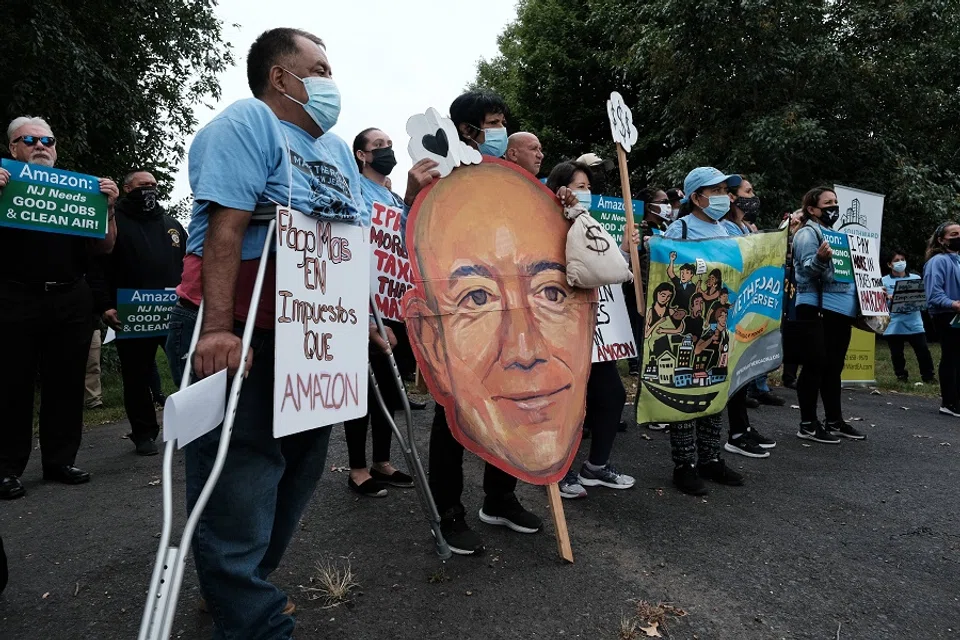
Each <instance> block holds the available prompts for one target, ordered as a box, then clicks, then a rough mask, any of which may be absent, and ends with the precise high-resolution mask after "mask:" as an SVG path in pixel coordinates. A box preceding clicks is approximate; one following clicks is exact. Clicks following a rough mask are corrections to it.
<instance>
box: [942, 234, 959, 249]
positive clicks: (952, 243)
mask: <svg viewBox="0 0 960 640" xmlns="http://www.w3.org/2000/svg"><path fill="white" fill-rule="evenodd" d="M944 245H945V246H946V247H947V249H950V251H960V236H957V237H956V238H950V239H949V240H947V241H946V242H945V243H944Z"/></svg>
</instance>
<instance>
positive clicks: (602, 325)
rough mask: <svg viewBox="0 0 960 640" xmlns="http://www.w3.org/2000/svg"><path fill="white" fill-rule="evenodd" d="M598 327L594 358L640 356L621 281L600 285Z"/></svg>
mask: <svg viewBox="0 0 960 640" xmlns="http://www.w3.org/2000/svg"><path fill="white" fill-rule="evenodd" d="M599 293H600V304H599V305H598V306H597V328H596V329H595V330H594V333H593V362H608V361H610V360H623V359H624V358H635V357H637V343H636V342H635V341H634V339H633V329H632V328H631V326H630V316H629V315H627V302H626V300H625V299H624V297H623V288H622V287H621V286H620V285H619V284H614V285H606V286H603V287H600V289H599Z"/></svg>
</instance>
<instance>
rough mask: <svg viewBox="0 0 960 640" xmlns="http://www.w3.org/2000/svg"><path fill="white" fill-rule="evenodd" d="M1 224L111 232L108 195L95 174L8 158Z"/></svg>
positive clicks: (89, 234) (72, 232) (98, 235)
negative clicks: (108, 225) (8, 173)
mask: <svg viewBox="0 0 960 640" xmlns="http://www.w3.org/2000/svg"><path fill="white" fill-rule="evenodd" d="M0 166H2V167H3V168H4V169H6V170H7V171H9V172H10V182H9V183H7V186H6V187H4V188H3V192H2V193H0V226H4V227H15V228H17V229H29V230H31V231H44V232H46V233H65V234H68V235H74V236H86V237H89V238H103V237H106V235H107V196H105V195H103V194H102V193H100V181H99V179H98V178H96V177H94V176H88V175H84V174H82V173H72V172H70V171H62V170H60V169H54V168H52V167H44V166H41V165H38V164H25V163H23V162H17V161H16V160H8V159H6V158H4V159H3V160H0Z"/></svg>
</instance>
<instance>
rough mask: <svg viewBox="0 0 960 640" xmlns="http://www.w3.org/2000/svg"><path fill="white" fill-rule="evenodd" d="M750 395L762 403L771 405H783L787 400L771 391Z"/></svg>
mask: <svg viewBox="0 0 960 640" xmlns="http://www.w3.org/2000/svg"><path fill="white" fill-rule="evenodd" d="M749 397H751V398H753V399H754V400H756V401H757V402H759V403H760V404H765V405H767V406H770V407H782V406H783V405H784V404H786V402H787V401H786V400H784V399H783V398H781V397H780V396H775V395H773V394H772V393H771V392H769V391H763V392H761V393H758V394H756V395H751V396H749Z"/></svg>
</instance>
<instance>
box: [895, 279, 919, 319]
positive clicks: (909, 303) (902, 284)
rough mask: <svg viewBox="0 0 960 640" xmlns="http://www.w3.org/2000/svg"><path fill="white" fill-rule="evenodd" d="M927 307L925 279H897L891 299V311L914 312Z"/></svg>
mask: <svg viewBox="0 0 960 640" xmlns="http://www.w3.org/2000/svg"><path fill="white" fill-rule="evenodd" d="M926 308H927V291H926V289H925V288H924V285H923V280H922V279H917V280H897V284H896V286H895V287H894V289H893V298H892V299H891V300H890V313H913V312H915V311H923V310H924V309H926Z"/></svg>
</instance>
